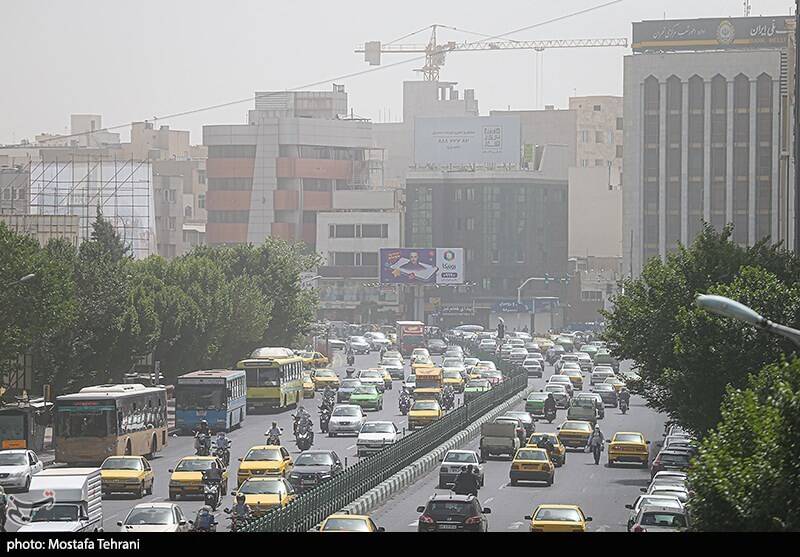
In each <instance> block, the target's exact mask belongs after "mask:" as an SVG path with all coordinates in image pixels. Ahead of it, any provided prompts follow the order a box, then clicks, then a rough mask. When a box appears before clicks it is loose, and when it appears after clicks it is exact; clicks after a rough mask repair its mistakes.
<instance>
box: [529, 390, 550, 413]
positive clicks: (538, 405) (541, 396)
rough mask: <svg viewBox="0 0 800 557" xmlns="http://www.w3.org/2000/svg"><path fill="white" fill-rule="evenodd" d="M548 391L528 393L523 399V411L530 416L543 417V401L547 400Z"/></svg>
mask: <svg viewBox="0 0 800 557" xmlns="http://www.w3.org/2000/svg"><path fill="white" fill-rule="evenodd" d="M547 395H548V393H543V392H538V393H531V394H529V395H528V399H527V400H526V401H525V411H526V412H527V413H528V414H530V415H531V416H541V417H544V401H545V400H547Z"/></svg>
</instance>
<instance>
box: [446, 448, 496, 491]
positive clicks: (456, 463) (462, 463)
mask: <svg viewBox="0 0 800 557" xmlns="http://www.w3.org/2000/svg"><path fill="white" fill-rule="evenodd" d="M484 462H485V461H483V460H481V459H480V457H479V456H478V453H476V452H475V451H463V450H451V451H447V453H446V454H445V455H444V457H443V458H442V459H441V463H442V465H441V466H439V488H440V489H445V488H447V487H450V486H452V485H453V484H454V483H455V481H456V478H457V477H458V475H459V474H460V473H461V471H462V470H463V469H464V468H466V467H467V465H469V464H472V468H473V469H476V468H477V474H478V485H479V487H483V463H484Z"/></svg>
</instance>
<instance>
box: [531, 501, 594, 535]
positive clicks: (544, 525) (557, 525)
mask: <svg viewBox="0 0 800 557" xmlns="http://www.w3.org/2000/svg"><path fill="white" fill-rule="evenodd" d="M525 520H530V521H531V524H530V528H531V532H586V523H587V522H591V521H592V517H591V516H586V515H585V514H584V512H583V511H582V510H581V508H580V507H579V506H578V505H552V504H544V505H539V506H538V507H536V508H535V509H534V510H533V513H532V514H530V515H528V516H526V517H525Z"/></svg>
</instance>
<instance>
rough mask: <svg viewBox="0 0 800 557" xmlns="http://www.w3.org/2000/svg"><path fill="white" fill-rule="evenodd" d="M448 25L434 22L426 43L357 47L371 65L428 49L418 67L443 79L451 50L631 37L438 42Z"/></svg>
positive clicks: (618, 43)
mask: <svg viewBox="0 0 800 557" xmlns="http://www.w3.org/2000/svg"><path fill="white" fill-rule="evenodd" d="M437 27H446V26H444V25H437V24H435V25H431V28H432V29H433V30H432V32H431V38H430V40H429V41H428V44H427V45H423V44H391V43H390V44H385V45H382V44H381V42H380V41H370V42H367V43H364V46H363V47H358V48H356V49H355V52H356V53H362V52H363V53H364V61H366V62H368V63H369V65H370V66H379V65H380V64H381V54H384V53H385V54H413V53H424V54H425V65H424V66H423V67H422V68H420V69H417V70H415V71H418V72H422V74H423V76H424V79H425V81H439V70H440V69H441V67H442V66H444V62H445V55H446V54H447V53H448V52H475V51H480V50H512V49H523V50H535V51H539V52H541V51H543V50H546V49H551V48H600V47H627V46H628V39H626V38H625V39H551V40H541V41H514V40H494V39H487V40H483V41H475V42H455V41H449V42H447V43H444V44H439V43H437V42H436V28H437Z"/></svg>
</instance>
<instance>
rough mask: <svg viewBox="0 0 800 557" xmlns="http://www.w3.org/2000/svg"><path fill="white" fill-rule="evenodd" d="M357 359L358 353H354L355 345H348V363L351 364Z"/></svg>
mask: <svg viewBox="0 0 800 557" xmlns="http://www.w3.org/2000/svg"><path fill="white" fill-rule="evenodd" d="M355 361H356V355H355V354H354V353H353V347H352V346H348V347H347V365H349V366H351V365H353V364H354V363H355Z"/></svg>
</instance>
